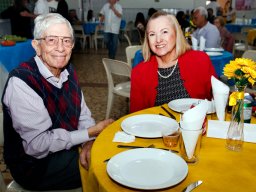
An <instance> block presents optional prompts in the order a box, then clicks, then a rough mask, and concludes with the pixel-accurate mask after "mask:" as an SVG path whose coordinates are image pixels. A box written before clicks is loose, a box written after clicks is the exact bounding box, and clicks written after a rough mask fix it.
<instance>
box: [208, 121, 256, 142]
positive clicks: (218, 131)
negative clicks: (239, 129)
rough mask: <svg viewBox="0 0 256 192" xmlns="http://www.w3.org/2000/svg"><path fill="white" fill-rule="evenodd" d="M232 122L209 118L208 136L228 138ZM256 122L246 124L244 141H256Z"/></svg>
mask: <svg viewBox="0 0 256 192" xmlns="http://www.w3.org/2000/svg"><path fill="white" fill-rule="evenodd" d="M229 124H230V122H229V121H217V120H208V130H207V137H213V138H220V139H226V138H227V132H228V127H229ZM255 126H256V125H255V124H250V123H245V124H244V141H246V142H252V143H256V129H255Z"/></svg>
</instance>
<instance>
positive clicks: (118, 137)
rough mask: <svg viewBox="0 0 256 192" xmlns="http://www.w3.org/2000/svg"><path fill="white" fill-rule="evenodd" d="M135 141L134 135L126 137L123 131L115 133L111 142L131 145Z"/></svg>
mask: <svg viewBox="0 0 256 192" xmlns="http://www.w3.org/2000/svg"><path fill="white" fill-rule="evenodd" d="M134 141H135V136H134V135H128V134H127V133H125V132H123V131H118V132H116V134H115V136H114V139H113V142H122V143H131V142H134Z"/></svg>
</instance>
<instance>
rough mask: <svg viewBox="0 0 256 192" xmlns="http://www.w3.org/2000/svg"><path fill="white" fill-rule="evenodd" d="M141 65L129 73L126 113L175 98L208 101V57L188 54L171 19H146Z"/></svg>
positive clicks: (164, 16) (210, 67)
mask: <svg viewBox="0 0 256 192" xmlns="http://www.w3.org/2000/svg"><path fill="white" fill-rule="evenodd" d="M142 52H143V57H144V61H143V62H141V63H140V64H139V65H137V66H136V67H135V68H133V70H132V75H131V97H130V98H131V102H130V112H135V111H138V110H141V109H145V108H149V107H153V106H158V105H162V104H164V103H168V102H170V101H171V100H174V99H179V98H190V97H191V98H199V99H211V98H212V92H211V81H210V79H211V75H214V76H216V73H215V70H214V67H213V65H212V63H211V61H210V58H209V56H208V55H207V54H206V53H204V52H202V51H193V50H191V47H190V45H189V44H188V43H187V42H186V39H185V37H184V35H183V33H182V31H181V28H180V26H179V23H178V22H177V20H176V18H175V16H173V15H168V14H167V13H165V12H156V13H155V14H154V15H152V17H151V18H150V19H149V21H148V24H147V28H146V34H145V41H144V44H143V50H142Z"/></svg>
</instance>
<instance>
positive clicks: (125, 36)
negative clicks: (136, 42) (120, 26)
mask: <svg viewBox="0 0 256 192" xmlns="http://www.w3.org/2000/svg"><path fill="white" fill-rule="evenodd" d="M124 38H125V39H126V40H127V42H128V45H129V46H131V45H132V42H131V40H130V38H129V36H128V35H127V34H126V33H124Z"/></svg>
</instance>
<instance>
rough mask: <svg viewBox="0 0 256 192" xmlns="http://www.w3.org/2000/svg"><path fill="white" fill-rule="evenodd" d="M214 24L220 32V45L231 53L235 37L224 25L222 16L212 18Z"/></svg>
mask: <svg viewBox="0 0 256 192" xmlns="http://www.w3.org/2000/svg"><path fill="white" fill-rule="evenodd" d="M214 25H215V26H216V27H217V28H218V30H219V32H220V36H221V42H222V43H221V47H222V48H223V49H225V50H226V51H229V52H231V53H232V51H233V46H234V43H235V39H234V37H233V36H232V34H231V33H230V32H229V31H228V30H227V28H226V27H225V21H224V18H223V17H221V16H218V17H216V18H215V20H214Z"/></svg>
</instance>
